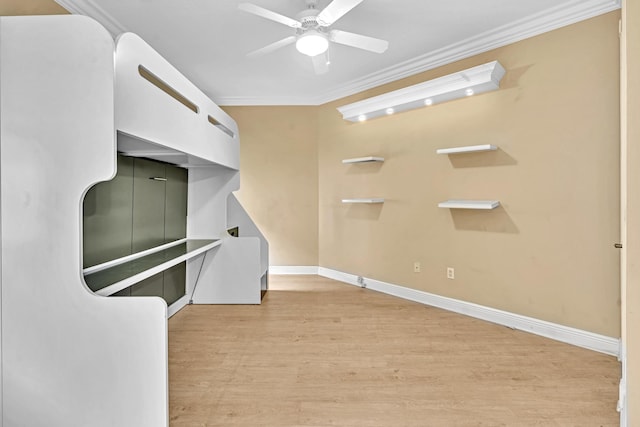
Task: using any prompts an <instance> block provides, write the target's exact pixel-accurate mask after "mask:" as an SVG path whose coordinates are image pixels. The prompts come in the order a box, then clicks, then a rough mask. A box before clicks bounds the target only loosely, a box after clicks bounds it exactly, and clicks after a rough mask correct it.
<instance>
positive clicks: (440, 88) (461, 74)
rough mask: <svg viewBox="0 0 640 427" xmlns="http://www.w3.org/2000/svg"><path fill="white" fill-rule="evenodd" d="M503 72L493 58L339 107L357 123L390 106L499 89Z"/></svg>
mask: <svg viewBox="0 0 640 427" xmlns="http://www.w3.org/2000/svg"><path fill="white" fill-rule="evenodd" d="M504 74H505V70H504V68H503V67H502V65H500V63H499V62H498V61H493V62H489V63H487V64H482V65H478V66H476V67H473V68H469V69H466V70H463V71H458V72H457V73H453V74H448V75H446V76H442V77H438V78H436V79H433V80H428V81H426V82H422V83H418V84H417V85H413V86H409V87H405V88H403V89H398V90H394V91H392V92H388V93H385V94H382V95H378V96H374V97H373V98H367V99H364V100H362V101H358V102H354V103H353V104H349V105H344V106H342V107H338V111H340V113H342V118H343V119H345V120H349V121H351V122H357V121H365V120H369V119H373V118H376V117H381V116H386V115H387V110H388V109H392V111H393V112H394V113H399V112H402V111H407V110H411V109H414V108H424V107H425V105H432V104H438V103H440V102H445V101H451V100H453V99H458V98H465V97H467V96H470V95H469V94H475V95H477V94H479V93H482V92H487V91H490V90H496V89H498V88H499V87H500V80H501V79H502V77H503V76H504ZM425 100H428V101H430V102H426V101H425Z"/></svg>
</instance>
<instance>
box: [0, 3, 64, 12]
mask: <svg viewBox="0 0 640 427" xmlns="http://www.w3.org/2000/svg"><path fill="white" fill-rule="evenodd" d="M67 13H69V12H67V11H66V9H64V8H63V7H62V6H60V5H59V4H58V3H56V2H55V1H53V0H2V2H0V16H19V15H60V14H67Z"/></svg>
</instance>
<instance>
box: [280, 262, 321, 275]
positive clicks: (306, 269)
mask: <svg viewBox="0 0 640 427" xmlns="http://www.w3.org/2000/svg"><path fill="white" fill-rule="evenodd" d="M288 274H303V275H316V274H318V267H316V266H309V265H271V266H269V275H275V276H278V275H288Z"/></svg>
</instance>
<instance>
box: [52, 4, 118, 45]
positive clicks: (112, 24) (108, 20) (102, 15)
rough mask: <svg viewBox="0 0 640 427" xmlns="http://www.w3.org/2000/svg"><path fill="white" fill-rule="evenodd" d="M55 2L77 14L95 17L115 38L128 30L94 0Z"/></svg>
mask: <svg viewBox="0 0 640 427" xmlns="http://www.w3.org/2000/svg"><path fill="white" fill-rule="evenodd" d="M55 2H56V3H58V4H59V5H60V6H62V7H64V8H65V9H67V10H68V11H69V12H71V13H73V14H75V15H85V16H88V17H90V18H93V19H95V20H96V21H98V22H99V23H100V24H102V26H103V27H105V28H106V29H107V31H109V33H111V36H113V38H116V37H117V36H118V35H120V34H122V33H125V32H126V31H127V30H126V29H125V27H124V26H123V25H122V24H121V23H120V22H118V20H116V19H115V18H114V17H113V16H111V15H109V14H108V13H107V12H105V11H104V9H102V8H101V7H100V6H98V5H97V4H95V3H94V2H93V1H92V0H55Z"/></svg>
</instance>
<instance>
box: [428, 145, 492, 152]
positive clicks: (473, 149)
mask: <svg viewBox="0 0 640 427" xmlns="http://www.w3.org/2000/svg"><path fill="white" fill-rule="evenodd" d="M497 149H498V147H496V146H495V145H491V144H484V145H468V146H466V147H452V148H439V149H438V150H436V153H438V154H457V153H475V152H478V151H494V150H497Z"/></svg>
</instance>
